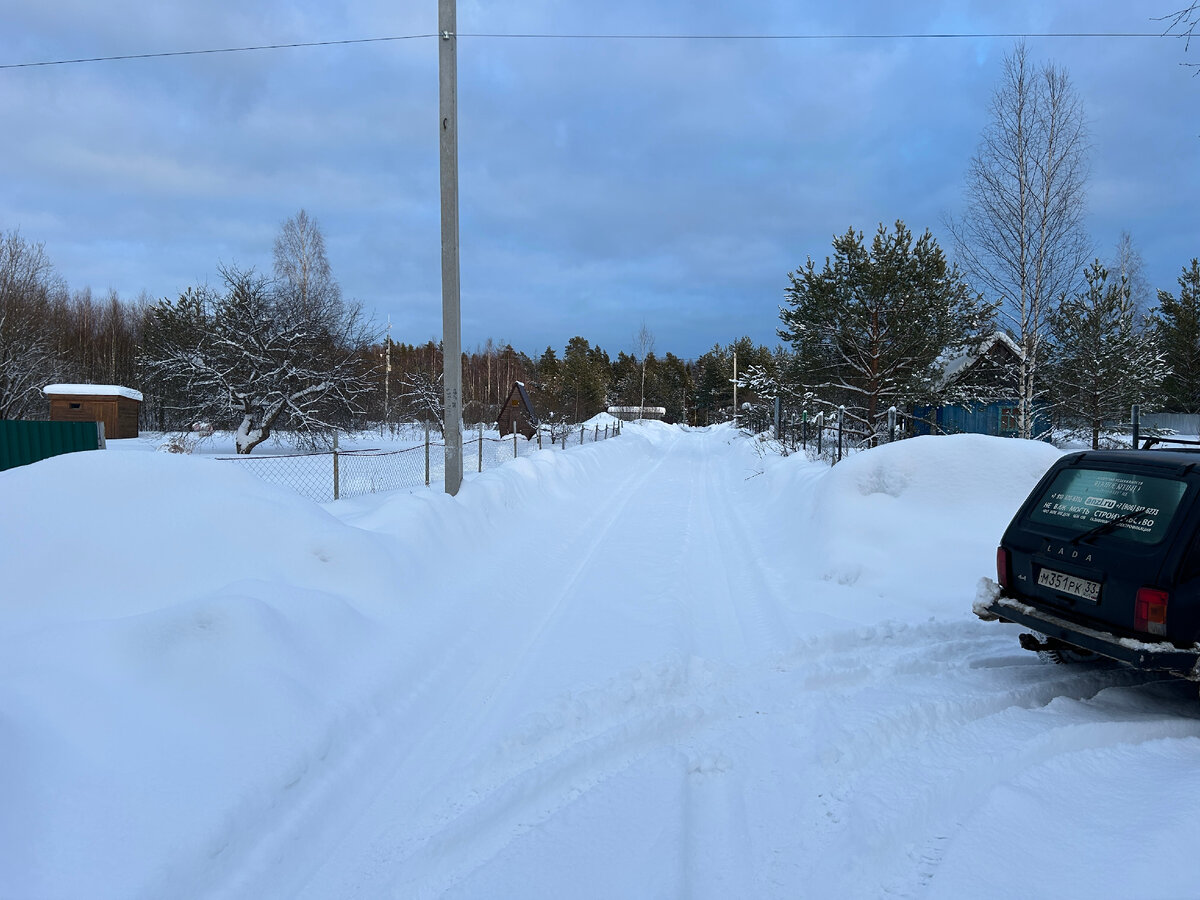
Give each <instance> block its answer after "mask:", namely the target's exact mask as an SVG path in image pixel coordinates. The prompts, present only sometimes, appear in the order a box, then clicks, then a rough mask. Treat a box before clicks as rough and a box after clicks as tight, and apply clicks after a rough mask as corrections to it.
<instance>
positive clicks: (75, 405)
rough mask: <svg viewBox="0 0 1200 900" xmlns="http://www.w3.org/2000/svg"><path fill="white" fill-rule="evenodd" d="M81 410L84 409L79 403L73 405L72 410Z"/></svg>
mask: <svg viewBox="0 0 1200 900" xmlns="http://www.w3.org/2000/svg"><path fill="white" fill-rule="evenodd" d="M81 408H82V407H81V405H80V404H78V403H72V404H71V409H81Z"/></svg>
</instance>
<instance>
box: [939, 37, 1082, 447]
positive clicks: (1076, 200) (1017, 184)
mask: <svg viewBox="0 0 1200 900" xmlns="http://www.w3.org/2000/svg"><path fill="white" fill-rule="evenodd" d="M1087 151H1088V144H1087V133H1086V127H1085V122H1084V113H1083V106H1082V104H1081V103H1080V100H1079V98H1078V96H1077V95H1076V93H1075V90H1074V88H1073V87H1072V86H1071V81H1070V78H1069V77H1068V76H1067V73H1066V72H1065V71H1064V70H1062V69H1059V68H1056V67H1055V66H1054V65H1052V64H1046V65H1043V66H1042V67H1040V68H1035V67H1034V66H1033V64H1032V63H1031V62H1030V60H1029V54H1028V51H1027V49H1026V47H1025V45H1024V44H1023V43H1020V44H1017V46H1016V47H1015V48H1014V50H1013V52H1012V53H1011V54H1010V55H1009V56H1008V57H1006V58H1005V60H1004V75H1003V78H1002V80H1001V83H1000V86H999V87H998V88H997V89H996V92H995V94H994V95H993V96H992V102H991V122H990V123H989V124H988V126H987V127H986V128H985V129H984V132H983V136H982V138H981V140H980V146H979V150H978V152H977V153H976V154H975V157H974V158H973V159H972V160H971V165H970V168H969V170H968V174H967V186H966V212H965V214H964V216H963V218H962V219H961V220H958V221H954V222H951V223H950V227H951V232H952V234H953V236H954V240H955V244H956V249H957V251H958V258H959V260H960V262H961V263H962V266H963V268H964V269H965V271H966V272H967V274H968V275H969V276H970V278H971V279H972V281H973V283H974V284H975V286H976V288H977V289H980V290H983V291H984V292H985V293H986V294H988V295H989V296H990V299H992V300H996V301H998V302H999V303H1000V308H1001V310H1002V315H1003V316H1004V318H1005V320H1006V321H1007V323H1008V324H1009V326H1010V328H1011V330H1012V332H1013V335H1014V336H1015V337H1016V339H1017V342H1018V344H1019V345H1020V347H1021V351H1022V358H1021V363H1020V372H1019V381H1020V391H1019V400H1018V403H1019V405H1018V429H1019V434H1020V435H1021V437H1024V438H1029V437H1033V436H1034V435H1033V433H1032V432H1033V421H1034V415H1033V414H1034V409H1033V407H1034V403H1035V401H1036V400H1037V398H1038V397H1039V395H1040V394H1041V388H1040V383H1039V376H1038V366H1039V365H1040V364H1041V350H1042V344H1043V342H1044V340H1045V338H1046V332H1047V328H1048V322H1049V316H1050V314H1052V313H1053V311H1054V308H1055V305H1056V304H1057V302H1058V300H1059V298H1061V297H1064V296H1072V295H1074V294H1075V293H1077V291H1078V289H1079V287H1080V285H1081V283H1082V272H1083V266H1084V264H1085V262H1086V261H1087V258H1088V255H1089V252H1090V245H1089V242H1088V238H1087V235H1086V233H1085V231H1084V227H1083V218H1084V213H1085V200H1086V181H1087Z"/></svg>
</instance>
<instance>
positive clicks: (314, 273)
mask: <svg viewBox="0 0 1200 900" xmlns="http://www.w3.org/2000/svg"><path fill="white" fill-rule="evenodd" d="M275 277H276V279H278V281H279V286H280V288H282V289H286V288H290V289H291V290H292V291H293V292H294V293H295V295H296V299H297V301H298V302H299V303H300V304H301V306H307V305H308V304H309V303H310V302H313V303H318V304H330V303H334V302H336V301H338V300H340V299H341V290H340V288H339V287H338V285H337V282H336V281H334V280H333V274H332V270H331V269H330V267H329V259H328V258H327V257H326V255H325V236H324V235H323V234H322V233H321V226H320V225H318V224H317V220H316V219H314V218H312V217H311V216H310V215H309V214H308V213H307V212H305V211H304V210H303V209H302V210H300V212H298V213H296V215H294V216H293V217H292V218H290V219H288V220H287V221H286V222H284V223H283V225H281V226H280V228H279V235H278V236H277V237H276V238H275Z"/></svg>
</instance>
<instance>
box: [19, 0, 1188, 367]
mask: <svg viewBox="0 0 1200 900" xmlns="http://www.w3.org/2000/svg"><path fill="white" fill-rule="evenodd" d="M1180 5H1184V0H1063V2H1056V0H1007V2H1005V3H996V2H994V0H979V2H976V0H969V2H949V0H947V2H933V0H913V2H909V3H905V4H899V3H895V2H893V0H858V2H842V3H833V2H826V3H803V2H794V0H793V2H772V0H741V2H738V3H726V2H716V0H704V2H692V3H686V2H679V0H649V2H648V0H639V2H629V0H607V2H605V3H586V4H584V3H567V2H556V0H521V2H519V3H512V2H504V0H495V2H485V3H478V2H474V0H470V2H468V0H460V2H459V8H458V24H459V31H460V32H461V33H463V34H464V35H466V34H470V33H475V34H480V33H506V34H512V33H542V34H545V33H549V34H564V35H565V34H571V35H577V34H714V35H718V34H720V35H738V34H742V35H745V34H754V35H772V34H774V35H782V34H788V35H799V34H804V35H868V34H871V35H878V34H912V33H933V32H937V33H949V32H954V33H970V34H979V33H1000V32H1003V33H1032V32H1037V33H1046V32H1080V31H1086V32H1145V33H1154V32H1159V31H1161V30H1162V28H1163V27H1164V25H1163V24H1162V23H1160V22H1155V21H1153V17H1155V16H1162V15H1165V14H1167V13H1169V12H1171V11H1173V10H1174V9H1176V8H1177V7H1178V6H1180ZM0 21H3V22H4V27H3V29H0V64H11V63H26V62H37V61H43V60H58V59H72V58H79V57H95V56H108V55H119V54H137V53H152V52H162V51H173V50H199V49H209V48H223V47H239V46H247V45H260V44H276V43H287V42H307V41H327V40H341V39H357V38H379V37H391V36H403V35H428V34H431V33H433V32H435V31H436V29H437V3H436V0H424V2H422V3H420V4H416V3H408V2H400V3H397V2H395V0H389V2H376V0H363V2H354V0H350V2H329V0H321V2H308V0H306V2H290V3H277V2H257V0H247V2H243V3H239V4H226V3H215V4H199V3H194V2H177V0H161V2H157V3H150V4H147V3H144V2H136V3H135V2H131V0H110V2H107V3H104V4H97V3H94V2H91V0H42V2H39V3H28V2H24V0H0ZM1013 43H1014V41H1013V39H1012V38H1008V37H996V38H986V37H980V38H963V39H936V40H935V39H915V38H895V39H873V38H858V39H852V38H842V37H839V38H831V39H825V40H741V41H738V40H594V39H593V40H581V39H545V38H542V39H534V38H507V39H502V38H495V37H466V36H464V37H462V38H461V39H460V43H459V116H460V119H459V128H460V142H459V155H460V170H461V171H460V180H461V185H460V193H461V247H462V250H461V252H462V305H463V329H462V330H463V335H462V337H463V345H464V347H465V348H472V347H474V346H475V345H477V344H480V343H482V342H483V341H484V340H486V339H487V338H489V337H490V338H493V339H495V340H503V341H509V342H511V343H512V344H513V345H514V346H516V347H517V348H518V349H522V350H525V351H526V352H528V353H530V354H532V355H536V354H539V353H541V351H542V350H544V349H545V348H546V347H547V346H553V347H555V348H557V349H558V350H559V351H560V352H561V350H562V348H563V346H564V345H565V344H566V342H567V340H568V339H569V338H571V337H572V336H574V335H576V334H580V335H583V336H584V337H586V338H588V339H589V340H590V341H592V342H593V343H599V344H600V345H601V346H603V347H604V348H605V349H606V350H607V351H609V353H610V354H612V355H613V356H615V355H616V353H617V351H619V350H626V351H628V350H629V349H631V347H632V344H633V335H634V332H635V331H637V329H638V328H639V326H640V325H641V324H642V323H643V322H645V324H646V326H647V327H648V328H649V329H650V331H651V332H652V333H653V334H654V335H655V338H656V346H657V349H658V351H659V353H660V354H661V353H662V352H665V351H668V350H669V351H672V352H674V353H676V354H679V355H681V356H685V357H695V356H697V355H699V354H701V353H703V352H704V351H705V350H706V349H708V348H710V347H711V346H712V345H713V344H714V343H717V342H720V343H728V342H729V341H732V340H734V339H735V338H737V337H738V336H740V335H743V334H746V335H749V336H750V337H752V338H753V339H754V340H756V341H759V342H763V343H767V344H770V345H774V344H775V343H776V342H777V338H776V336H775V329H776V328H777V326H778V310H779V305H780V303H781V302H782V298H783V291H784V288H785V287H786V285H787V273H788V272H789V271H793V270H795V269H796V268H798V267H800V266H801V265H803V263H804V261H805V260H806V258H807V257H808V256H810V255H811V256H812V257H814V258H816V259H818V260H821V259H823V258H824V256H825V255H826V254H827V253H828V251H829V248H830V242H831V239H832V237H833V235H834V234H835V233H837V234H840V233H843V232H845V231H846V229H847V228H849V227H851V226H853V227H854V228H856V229H860V230H863V231H865V232H867V233H868V234H870V233H871V232H872V231H873V230H874V229H875V228H876V227H877V226H878V224H879V223H880V222H886V223H889V224H890V223H892V222H894V221H895V220H896V219H903V220H904V221H905V223H906V224H907V225H908V226H909V227H910V228H911V229H913V230H914V231H916V232H918V233H919V232H920V231H922V230H924V229H925V228H929V229H931V230H932V231H933V233H934V234H935V236H937V237H938V239H939V241H941V243H942V245H943V247H944V248H946V249H947V251H949V250H950V249H951V248H950V240H949V235H948V234H947V233H946V228H945V226H944V222H945V221H946V218H947V216H954V215H957V214H959V213H961V210H962V195H963V175H964V172H965V170H966V167H967V165H968V162H969V160H970V158H971V155H972V154H973V153H974V152H975V150H976V147H977V145H978V141H979V136H980V131H981V129H982V128H983V126H984V125H985V124H986V121H987V105H988V102H989V99H990V97H991V94H992V92H993V91H994V89H995V87H996V85H997V84H998V81H999V78H1000V75H1001V66H1002V61H1003V58H1004V56H1005V54H1007V53H1009V52H1010V51H1011V50H1012V47H1013ZM1027 43H1028V46H1029V49H1030V55H1031V57H1032V58H1033V60H1034V61H1036V62H1042V61H1053V62H1055V63H1057V64H1059V65H1061V66H1063V67H1064V68H1065V69H1066V70H1067V71H1068V72H1069V74H1070V76H1071V78H1072V80H1073V83H1074V85H1075V88H1076V90H1077V91H1078V93H1079V95H1080V97H1081V99H1082V101H1083V104H1084V107H1085V110H1086V114H1087V118H1088V122H1089V129H1090V135H1091V142H1092V150H1091V154H1090V162H1091V178H1090V182H1089V215H1088V219H1087V222H1088V227H1089V229H1090V232H1091V237H1092V239H1093V241H1094V243H1095V247H1096V253H1097V255H1099V256H1100V257H1101V258H1108V257H1110V256H1111V255H1112V253H1113V250H1114V247H1115V245H1116V243H1117V241H1118V239H1119V237H1120V235H1121V232H1122V231H1123V230H1124V231H1128V232H1129V233H1130V234H1131V235H1132V238H1133V241H1134V245H1135V247H1136V248H1137V249H1138V250H1139V251H1140V253H1141V254H1142V256H1143V257H1144V260H1145V264H1146V275H1147V278H1148V280H1149V282H1150V285H1151V286H1152V287H1153V288H1155V289H1158V288H1166V289H1170V290H1172V291H1174V290H1176V288H1177V285H1176V278H1177V277H1178V275H1179V272H1180V270H1181V268H1182V267H1183V265H1184V264H1185V263H1187V262H1188V261H1189V260H1190V259H1191V258H1192V257H1194V256H1197V255H1200V78H1194V77H1192V71H1193V70H1191V69H1187V68H1184V67H1183V66H1181V65H1180V63H1182V62H1185V61H1191V62H1196V63H1200V42H1194V43H1193V44H1192V46H1191V49H1190V51H1188V52H1185V49H1184V45H1183V43H1182V42H1181V41H1178V40H1175V39H1170V38H1136V37H1135V38H1066V37H1057V38H1030V39H1029V40H1028V42H1027ZM0 123H2V125H3V127H4V136H3V138H0V172H2V173H3V175H2V176H0V230H3V231H7V230H11V229H14V228H19V229H20V231H21V234H22V235H23V236H24V237H25V238H26V239H28V240H31V241H37V242H42V243H44V244H45V247H46V250H47V253H48V254H49V256H50V258H51V259H52V260H53V261H54V263H55V265H56V268H57V271H58V273H59V274H60V275H61V276H62V278H63V279H64V280H65V281H66V283H67V285H68V286H69V287H70V288H71V289H72V290H78V289H80V288H84V287H90V288H91V289H92V291H93V293H98V294H102V295H103V294H107V292H108V291H109V290H110V289H115V290H116V291H117V292H118V293H119V294H120V295H121V297H122V298H128V299H133V298H136V297H137V296H138V295H139V294H141V293H142V292H143V291H144V292H146V293H147V294H149V295H150V296H152V297H155V298H159V297H172V298H173V297H175V296H177V295H178V294H179V293H180V292H181V291H183V290H184V289H185V288H186V287H187V286H188V285H193V284H197V283H202V282H205V281H208V282H215V281H216V280H217V278H218V276H217V266H218V264H221V263H226V264H228V263H237V264H240V265H243V266H251V265H253V266H257V267H259V268H262V269H269V268H270V265H271V246H272V242H273V240H274V236H275V234H276V233H277V231H278V229H279V226H280V224H281V223H282V222H283V221H284V220H285V219H287V218H288V217H289V216H292V215H294V214H295V213H296V212H297V211H298V210H299V209H301V208H304V209H306V210H307V211H308V212H309V214H310V215H312V216H314V217H315V218H316V219H317V220H318V222H319V223H320V225H321V227H322V230H323V231H324V233H325V236H326V241H327V247H328V253H329V260H330V263H331V264H332V266H333V271H334V275H335V276H336V277H337V279H338V280H339V282H340V283H341V285H342V289H343V292H344V293H345V294H346V296H348V297H350V298H353V299H357V300H359V301H361V302H362V303H363V305H364V307H365V308H366V309H367V310H368V311H369V312H370V313H371V314H372V315H373V317H374V318H375V319H376V320H377V321H378V322H379V323H380V325H381V326H382V323H384V322H385V321H386V319H387V317H388V316H390V317H391V321H392V323H393V330H392V335H393V338H394V339H396V340H402V341H408V342H423V341H425V340H428V339H429V338H434V339H438V338H440V333H441V293H440V292H441V287H440V263H439V258H440V257H439V253H440V243H439V241H440V236H439V224H438V223H439V211H438V200H439V189H438V168H437V165H438V129H437V124H438V111H437V42H436V39H435V38H432V37H422V38H417V39H412V40H398V41H390V42H380V43H370V44H355V45H349V46H333V47H311V48H296V49H284V50H272V51H262V52H249V53H230V54H217V55H197V56H183V57H173V58H163V59H148V60H126V61H120V62H103V63H86V64H79V65H62V66H46V67H36V68H9V69H0Z"/></svg>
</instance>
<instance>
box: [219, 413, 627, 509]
mask: <svg viewBox="0 0 1200 900" xmlns="http://www.w3.org/2000/svg"><path fill="white" fill-rule="evenodd" d="M619 433H620V430H619V426H613V425H604V426H603V427H601V426H600V425H580V426H577V427H566V428H564V427H556V428H555V429H553V430H550V429H548V428H543V429H541V430H539V431H538V433H537V434H536V435H535V436H534V437H533V439H531V440H527V439H526V438H524V437H522V436H521V435H520V434H516V433H514V434H512V435H508V436H506V437H492V436H489V435H487V434H485V433H484V432H483V430H482V429H480V430H479V431H478V433H477V434H476V435H475V436H474V437H472V438H470V439H469V440H465V441H463V469H464V470H466V471H470V470H474V471H476V472H483V471H485V470H487V469H493V468H495V467H496V466H499V465H503V464H504V463H506V462H508V461H509V460H512V459H516V458H518V457H520V456H528V455H529V454H531V453H534V452H536V451H538V450H542V449H551V448H553V449H560V450H565V449H568V448H570V447H576V446H579V445H581V444H587V443H595V442H596V441H603V440H607V439H608V438H610V437H616V436H617V435H618V434H619ZM445 447H446V445H445V444H444V443H443V442H441V441H440V440H436V439H435V438H434V437H433V436H431V434H430V432H428V431H426V432H425V440H424V442H423V443H420V444H416V445H415V446H412V447H404V448H401V449H399V450H371V449H366V450H340V449H338V446H337V440H336V438H335V439H334V448H333V450H330V451H321V452H314V453H295V454H288V455H275V456H251V455H246V456H222V457H217V458H218V459H220V460H221V461H223V462H231V463H236V464H238V465H240V466H242V467H243V468H245V469H246V470H247V471H249V472H251V473H253V474H254V475H257V476H258V477H259V478H261V479H262V480H263V481H266V482H269V483H271V484H274V485H278V486H279V487H285V488H289V489H290V490H293V491H295V492H296V493H297V494H300V495H301V496H304V497H308V498H309V499H310V500H315V501H316V502H317V503H329V502H331V501H333V500H338V499H340V498H342V497H357V496H361V495H363V494H377V493H379V492H381V491H394V490H401V489H410V488H419V487H422V486H424V485H431V484H440V483H441V482H442V481H443V480H444V477H445V463H446V457H445Z"/></svg>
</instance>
